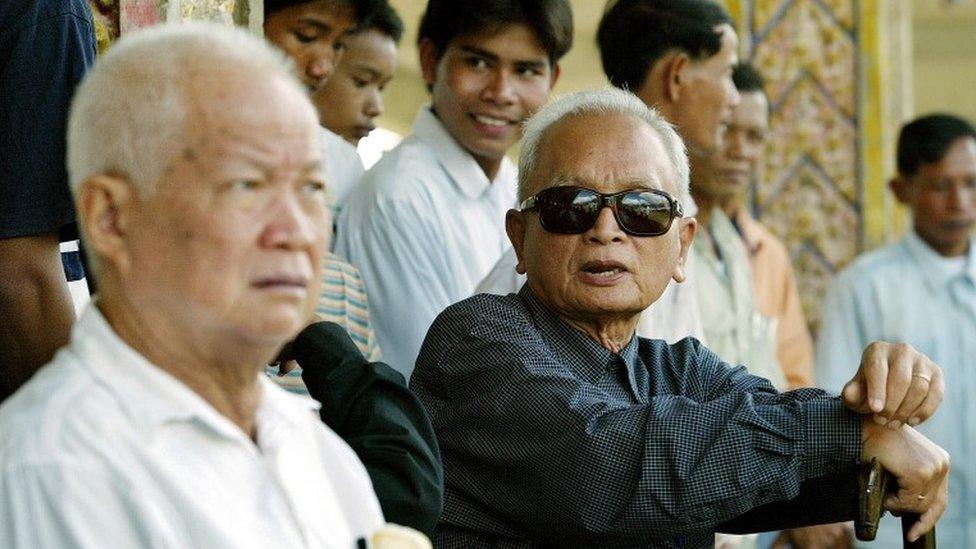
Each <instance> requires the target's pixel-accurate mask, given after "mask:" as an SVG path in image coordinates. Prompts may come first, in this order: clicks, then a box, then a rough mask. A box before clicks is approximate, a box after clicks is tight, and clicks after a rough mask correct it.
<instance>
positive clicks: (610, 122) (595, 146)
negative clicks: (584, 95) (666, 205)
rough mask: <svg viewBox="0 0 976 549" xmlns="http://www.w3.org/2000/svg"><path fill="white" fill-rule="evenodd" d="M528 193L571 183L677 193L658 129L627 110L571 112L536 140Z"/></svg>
mask: <svg viewBox="0 0 976 549" xmlns="http://www.w3.org/2000/svg"><path fill="white" fill-rule="evenodd" d="M532 179H533V186H534V187H535V190H533V191H531V192H532V193H535V192H538V191H541V190H542V189H544V188H547V187H552V186H556V185H567V184H572V185H576V186H580V187H586V188H591V189H593V190H598V191H601V192H613V191H617V190H624V189H633V188H651V189H659V190H663V191H666V192H668V193H669V194H672V195H676V193H677V190H678V185H677V174H676V170H675V167H674V166H673V165H672V162H671V157H670V155H669V154H668V152H667V150H666V149H665V146H664V143H663V142H662V139H661V137H660V136H659V135H658V133H657V131H656V130H654V129H653V128H652V127H651V126H649V125H648V124H647V122H645V121H644V120H641V119H640V118H637V117H635V116H630V115H625V114H602V113H600V114H597V113H587V114H581V115H570V116H567V117H565V118H563V119H562V120H560V121H559V122H557V123H555V124H553V126H552V127H550V128H549V130H548V131H547V132H546V133H545V135H544V136H543V137H542V139H541V141H540V143H539V151H538V160H537V164H536V169H535V174H534V176H533V178H532Z"/></svg>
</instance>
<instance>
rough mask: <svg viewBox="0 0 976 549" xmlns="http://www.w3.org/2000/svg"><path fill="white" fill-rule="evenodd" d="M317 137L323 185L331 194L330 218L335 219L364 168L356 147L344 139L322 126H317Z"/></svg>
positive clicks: (360, 177) (361, 176)
mask: <svg viewBox="0 0 976 549" xmlns="http://www.w3.org/2000/svg"><path fill="white" fill-rule="evenodd" d="M319 139H321V141H322V153H323V155H324V156H325V185H326V188H328V189H329V192H330V193H331V194H332V219H333V220H335V218H336V216H338V215H339V212H340V211H341V210H342V206H343V205H344V204H345V203H346V198H348V197H349V193H350V192H351V191H352V189H353V187H355V186H356V184H357V183H359V181H360V180H361V179H362V178H363V174H364V173H366V170H365V168H363V161H362V159H361V158H360V156H359V152H358V151H357V150H356V147H353V146H352V145H351V144H350V143H349V142H348V141H346V140H345V139H343V138H341V137H339V136H338V135H336V134H334V133H332V132H331V131H329V130H327V129H325V128H322V127H319Z"/></svg>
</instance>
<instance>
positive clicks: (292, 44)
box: [264, 0, 386, 219]
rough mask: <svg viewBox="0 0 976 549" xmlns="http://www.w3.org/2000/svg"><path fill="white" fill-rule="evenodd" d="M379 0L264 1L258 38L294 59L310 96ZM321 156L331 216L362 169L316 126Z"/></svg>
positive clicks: (338, 140) (347, 148)
mask: <svg viewBox="0 0 976 549" xmlns="http://www.w3.org/2000/svg"><path fill="white" fill-rule="evenodd" d="M385 3H386V1H385V0H266V1H265V2H264V36H265V38H267V39H268V40H270V41H271V43H273V44H274V45H275V46H277V47H278V48H280V49H281V50H282V51H284V52H285V53H286V54H287V55H288V57H290V58H291V59H292V61H294V62H295V67H296V68H297V69H298V74H299V77H300V78H301V80H302V83H303V84H305V86H306V88H307V89H308V92H309V94H311V95H313V96H314V95H315V93H317V92H318V91H319V90H320V89H321V88H322V87H323V86H324V85H325V83H326V82H328V80H329V79H330V78H331V77H332V74H333V73H334V72H335V70H336V66H337V65H338V64H339V63H340V61H341V58H342V54H343V52H344V51H345V42H344V40H345V37H346V36H347V34H348V33H349V31H351V30H353V29H354V28H356V26H357V25H358V23H359V21H361V20H365V19H366V18H367V16H368V15H371V14H372V13H374V12H375V10H376V9H377V5H378V4H385ZM319 134H320V135H319V137H320V140H321V141H322V147H323V150H324V153H325V158H328V159H329V166H328V176H329V189H330V190H329V193H330V194H331V195H332V213H333V216H332V217H333V219H335V216H336V215H337V214H338V212H339V210H341V209H342V204H343V200H344V198H345V196H346V194H347V193H348V189H351V188H352V187H353V186H355V185H356V184H357V183H358V182H359V180H360V179H361V178H362V176H363V173H364V171H365V170H364V169H363V163H362V160H360V159H359V154H358V153H357V152H356V148H355V147H353V146H352V145H350V144H349V143H347V142H346V141H345V139H343V138H342V137H341V136H339V135H336V134H335V133H333V132H332V131H329V130H328V129H326V128H320V130H319Z"/></svg>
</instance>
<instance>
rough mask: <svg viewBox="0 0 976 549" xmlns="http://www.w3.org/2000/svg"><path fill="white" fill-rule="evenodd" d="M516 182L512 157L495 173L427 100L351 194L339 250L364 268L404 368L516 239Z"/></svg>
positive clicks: (393, 357)
mask: <svg viewBox="0 0 976 549" xmlns="http://www.w3.org/2000/svg"><path fill="white" fill-rule="evenodd" d="M515 186H516V169H515V166H514V165H513V164H512V162H511V161H510V160H508V159H507V158H505V159H504V160H503V161H502V165H501V168H500V169H499V170H498V174H497V175H496V176H495V179H494V180H493V181H489V180H488V177H487V176H486V175H485V173H484V171H482V169H481V167H480V166H479V165H478V163H477V162H476V161H475V159H474V157H472V156H471V154H469V153H468V152H467V151H466V150H464V149H463V148H461V146H460V145H458V144H457V142H456V141H454V138H452V137H451V135H450V134H449V133H448V132H447V130H446V129H445V128H444V126H443V125H442V124H441V123H440V121H439V120H438V119H437V117H436V116H434V114H433V113H432V112H431V111H430V109H429V108H427V107H425V108H422V109H421V111H420V113H419V114H418V115H417V119H416V121H415V122H414V125H413V134H411V135H410V136H409V137H407V138H406V139H404V141H403V142H402V143H400V145H398V146H397V147H396V148H395V149H393V150H392V151H390V152H388V153H387V154H385V155H384V156H383V158H382V159H380V161H379V162H378V163H377V164H376V165H375V166H373V168H372V169H370V170H369V171H368V172H367V173H366V175H365V176H364V177H363V180H362V181H361V182H360V184H359V185H357V186H356V189H355V190H354V191H353V192H352V193H351V194H350V196H349V199H348V201H347V202H346V205H345V208H344V209H343V211H342V213H341V215H340V216H339V223H338V231H337V241H336V250H335V251H336V253H337V254H338V255H340V256H342V257H344V258H346V259H347V260H348V261H349V262H350V263H352V264H353V265H354V266H355V267H356V268H358V269H359V271H360V273H361V274H362V275H363V280H364V281H365V283H366V294H367V296H368V298H369V308H370V319H371V320H372V321H373V329H374V330H375V331H376V337H377V339H378V341H379V344H380V350H381V351H382V352H383V356H384V357H385V358H386V360H387V361H388V362H389V364H390V365H391V366H392V367H394V368H396V369H397V370H399V371H400V372H401V373H403V374H404V376H406V377H408V378H409V376H410V373H411V372H412V371H413V367H414V362H416V359H417V354H418V353H419V351H420V346H421V344H422V343H423V340H424V336H426V335H427V329H428V328H429V327H430V325H431V323H432V322H433V321H434V318H435V317H436V316H437V315H438V314H439V313H440V312H441V311H442V310H443V309H444V308H445V307H447V306H448V305H451V304H452V303H454V302H456V301H460V300H461V299H464V298H466V297H469V296H471V295H472V293H473V292H474V289H475V287H476V286H477V285H478V283H479V282H480V281H481V279H482V278H484V276H485V275H486V274H487V273H488V271H489V270H491V268H492V266H494V265H495V263H496V262H497V261H498V259H499V258H500V257H501V256H502V254H504V253H505V251H506V250H507V249H508V248H509V247H510V245H509V243H508V237H507V236H506V235H505V212H506V211H507V210H508V209H509V208H512V207H513V206H514V204H515V193H516V189H515Z"/></svg>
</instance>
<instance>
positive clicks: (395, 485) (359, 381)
mask: <svg viewBox="0 0 976 549" xmlns="http://www.w3.org/2000/svg"><path fill="white" fill-rule="evenodd" d="M329 344H330V340H329V338H328V336H327V335H325V334H323V333H322V325H321V324H315V325H312V326H310V327H308V328H306V329H305V330H304V331H303V332H302V333H301V334H300V335H299V337H298V338H297V339H296V341H295V344H294V353H295V358H296V359H297V360H298V363H299V364H301V365H302V367H303V373H302V379H303V380H304V381H305V384H306V386H307V387H308V390H309V393H310V394H311V395H312V397H313V398H315V399H316V400H317V401H319V402H320V403H321V404H322V408H321V411H320V415H321V417H322V421H324V422H325V423H326V424H327V425H328V426H329V427H331V428H332V429H333V430H334V431H335V432H336V433H337V434H339V436H341V437H342V438H343V439H344V440H345V441H346V443H348V444H349V446H350V447H352V449H353V450H354V451H355V452H356V454H357V455H358V456H359V459H360V460H361V461H362V462H363V465H365V467H366V470H367V472H368V473H369V475H370V478H371V479H372V481H373V488H374V490H375V491H376V495H377V498H378V499H379V501H380V505H381V506H382V508H383V513H384V516H385V517H386V519H387V520H389V521H390V522H395V523H398V524H403V525H405V526H410V527H412V528H416V529H418V530H420V531H423V532H427V533H429V532H431V531H432V530H433V528H434V525H435V524H436V522H437V519H438V517H439V516H440V511H441V506H442V499H443V483H444V481H443V470H442V468H441V462H440V454H439V451H438V448H437V441H436V438H435V436H434V433H433V430H432V429H431V426H430V420H429V419H428V418H427V414H426V412H425V411H424V409H423V407H422V406H421V404H420V402H419V401H418V400H417V397H416V396H414V395H413V393H411V392H410V390H409V389H407V387H406V384H405V383H404V380H403V377H402V376H401V375H400V374H399V373H397V372H396V371H395V370H393V369H392V368H390V367H389V366H387V365H386V364H383V363H379V362H374V363H370V362H367V361H366V360H365V359H364V358H363V357H362V355H361V354H359V353H358V352H357V353H352V352H348V353H345V354H344V356H342V357H341V358H340V359H339V360H336V359H335V358H326V357H329V356H330V354H331V355H334V354H335V351H334V349H326V348H325V347H324V346H328V345H329Z"/></svg>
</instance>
